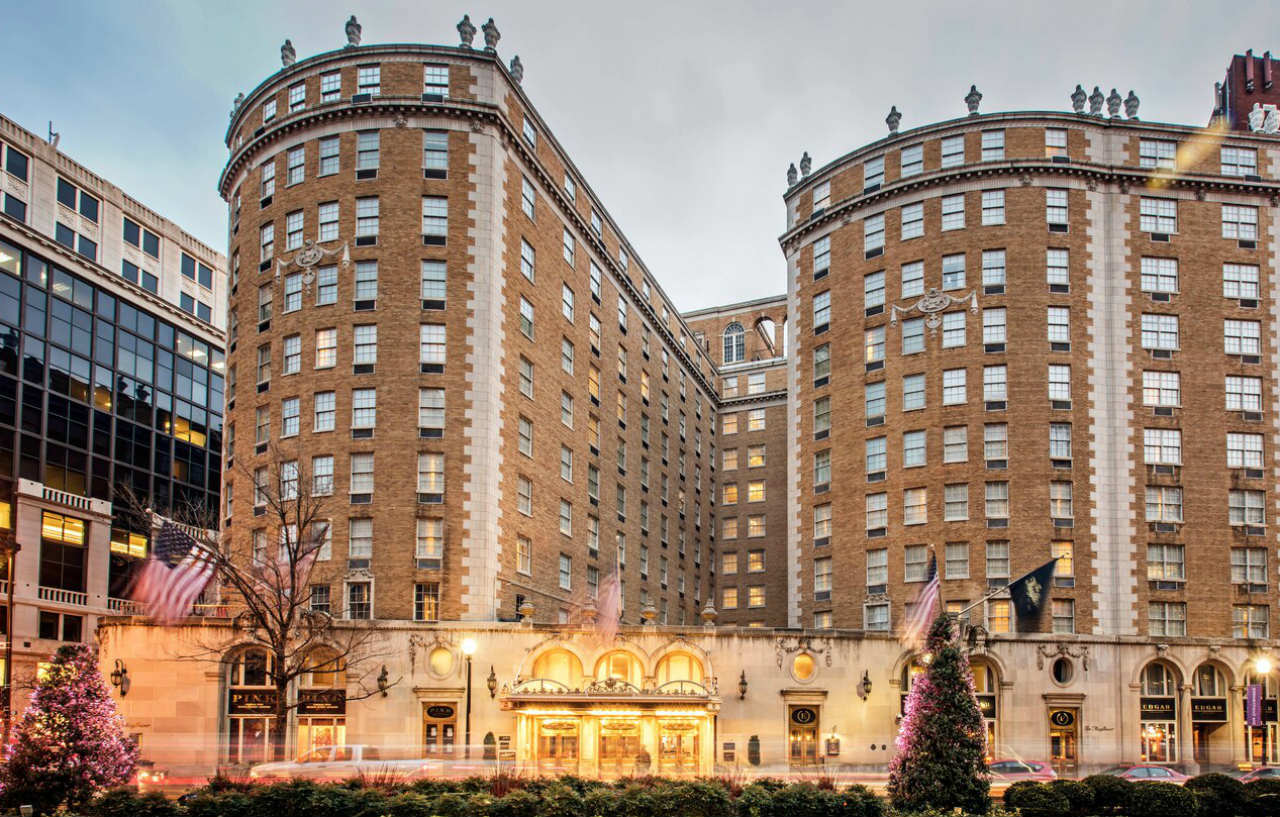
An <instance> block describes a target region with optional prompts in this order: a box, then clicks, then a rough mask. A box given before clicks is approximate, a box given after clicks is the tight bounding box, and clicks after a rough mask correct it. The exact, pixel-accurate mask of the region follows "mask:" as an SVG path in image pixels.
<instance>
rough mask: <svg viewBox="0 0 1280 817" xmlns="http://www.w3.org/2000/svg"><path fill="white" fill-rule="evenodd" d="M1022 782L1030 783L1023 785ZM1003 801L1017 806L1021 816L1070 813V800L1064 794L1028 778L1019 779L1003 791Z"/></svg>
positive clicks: (1061, 816) (1057, 816)
mask: <svg viewBox="0 0 1280 817" xmlns="http://www.w3.org/2000/svg"><path fill="white" fill-rule="evenodd" d="M1023 783H1030V785H1028V786H1023V785H1021V784H1023ZM1011 794H1012V795H1013V796H1012V797H1010V795H1011ZM1004 801H1005V803H1007V804H1009V805H1010V806H1013V807H1015V808H1017V809H1018V814H1019V815H1021V817H1066V815H1068V814H1070V813H1071V801H1070V800H1068V799H1067V796H1066V795H1065V794H1063V793H1062V792H1061V791H1058V790H1056V789H1054V788H1052V787H1050V786H1047V785H1045V784H1043V783H1033V782H1031V781H1029V780H1020V781H1018V783H1015V784H1014V785H1012V786H1010V787H1009V790H1008V791H1006V792H1005V795H1004Z"/></svg>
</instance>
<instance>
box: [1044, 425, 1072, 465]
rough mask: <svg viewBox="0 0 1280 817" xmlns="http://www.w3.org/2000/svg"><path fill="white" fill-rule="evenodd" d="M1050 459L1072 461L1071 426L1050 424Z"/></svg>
mask: <svg viewBox="0 0 1280 817" xmlns="http://www.w3.org/2000/svg"><path fill="white" fill-rule="evenodd" d="M1049 457H1050V458H1051V459H1055V460H1069V459H1071V424H1070V423H1050V424H1049Z"/></svg>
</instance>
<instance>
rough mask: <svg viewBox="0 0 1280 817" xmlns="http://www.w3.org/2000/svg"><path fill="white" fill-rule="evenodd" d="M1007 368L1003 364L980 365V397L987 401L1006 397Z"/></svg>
mask: <svg viewBox="0 0 1280 817" xmlns="http://www.w3.org/2000/svg"><path fill="white" fill-rule="evenodd" d="M1007 381H1008V368H1007V367H1005V366H1003V365H1002V366H983V367H982V399H983V400H985V401H987V402H993V401H997V402H998V401H1002V400H1007V399H1008V387H1007Z"/></svg>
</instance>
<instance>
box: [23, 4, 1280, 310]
mask: <svg viewBox="0 0 1280 817" xmlns="http://www.w3.org/2000/svg"><path fill="white" fill-rule="evenodd" d="M1276 10H1277V7H1276V4H1275V2H1274V0H1270V1H1268V0H1260V1H1259V2H1236V3H1232V4H1231V5H1230V7H1229V9H1228V8H1227V7H1225V6H1223V5H1221V4H1220V3H1217V2H1189V1H1188V0H1181V1H1180V0H1162V2H1134V1H1133V0H1124V2H1115V0H1110V2H1105V3H1104V2H1081V1H1077V2H1074V3H1063V2H1060V0H1059V1H1057V2H1040V0H1008V1H1007V2H999V3H997V2H986V1H984V0H970V1H969V2H931V3H925V2H912V1H911V0H893V1H892V2H874V3H870V2H848V3H843V4H838V3H817V2H796V1H795V0H792V2H780V1H779V0H773V1H772V2H742V3H713V2H698V1H697V0H694V2H690V0H684V2H667V1H666V0H643V2H629V3H612V2H599V1H598V2H591V3H587V2H580V3H579V2H560V1H558V0H518V1H517V2H507V1H506V0H502V1H501V2H499V1H498V0H489V2H488V4H487V5H483V6H479V5H467V4H459V3H451V2H443V3H442V2H424V0H417V2H395V1H394V0H385V1H383V2H362V3H356V2H353V0H347V2H343V3H331V2H328V0H306V1H305V2H281V3H269V2H261V3H249V2H239V0H235V1H232V0H213V1H212V2H197V1H196V0H185V1H184V2H173V3H144V2H105V3H91V2H87V0H84V1H82V2H74V3H73V2H64V1H63V0H42V1H41V2H26V3H18V2H17V0H12V2H10V3H9V4H8V8H7V9H6V10H5V11H4V12H3V15H2V16H3V18H4V27H5V29H6V31H7V36H6V37H5V52H6V59H5V64H6V66H7V68H6V74H7V76H8V81H7V82H6V83H5V86H4V91H3V92H2V93H0V113H3V114H5V115H6V116H8V117H10V118H12V119H14V120H16V121H17V122H18V123H19V124H21V125H23V126H24V127H26V128H28V129H29V130H32V131H34V132H36V133H38V134H40V135H42V136H43V135H44V134H45V132H46V129H47V127H48V121H49V120H53V123H54V129H55V130H57V131H59V132H60V133H61V134H62V142H61V148H62V149H63V150H64V151H65V152H66V153H67V154H69V155H70V156H72V157H73V158H75V159H76V160H78V161H80V162H82V163H84V164H85V165H87V166H88V167H89V168H91V169H92V170H94V171H96V172H97V173H98V174H100V175H102V176H104V177H106V178H107V179H109V180H111V181H112V182H114V183H116V184H118V185H119V186H120V187H122V188H123V189H124V190H126V191H128V192H129V193H130V194H131V195H133V196H134V197H135V198H137V199H139V200H141V201H142V202H144V203H145V204H147V205H148V206H150V207H151V208H153V209H155V210H157V211H159V212H161V213H163V214H165V215H167V216H168V217H170V218H172V219H173V220H175V221H176V222H178V223H179V224H181V225H182V226H183V227H185V228H186V229H187V230H188V231H189V232H191V233H193V234H194V235H196V236H197V237H199V238H200V239H202V240H203V241H205V242H206V243H208V244H210V245H211V246H214V247H216V248H218V249H219V250H222V251H224V252H225V250H226V206H225V204H224V203H223V202H222V201H221V200H220V199H219V197H218V194H217V193H216V191H215V189H214V185H215V184H216V181H217V178H218V173H219V171H220V169H221V167H222V164H223V162H224V161H225V159H226V149H225V147H224V146H223V144H222V137H223V135H224V132H225V128H226V125H227V115H228V112H229V110H230V106H231V100H232V99H233V98H234V97H235V95H236V93H238V92H240V91H245V92H247V91H249V90H250V89H252V88H253V87H254V86H255V85H257V83H258V82H259V81H260V80H261V79H262V78H263V77H265V76H267V75H268V74H270V73H272V72H274V71H276V70H277V69H279V67H280V56H279V53H280V52H279V49H280V44H281V43H282V42H283V41H284V39H285V38H286V37H289V38H291V39H292V40H293V43H294V46H295V47H296V49H297V52H298V57H299V59H302V58H305V57H308V56H311V55H313V54H316V53H319V52H321V51H327V50H330V49H334V48H338V47H339V46H341V45H343V44H344V43H345V42H346V38H345V35H344V33H343V24H344V22H345V21H346V19H347V16H348V15H349V14H352V13H355V14H356V15H357V16H358V18H359V20H360V22H361V24H362V25H363V26H364V42H365V43H371V42H406V41H414V42H427V43H440V44H446V45H455V44H457V41H458V38H457V33H456V31H455V29H454V26H455V25H456V24H457V22H458V20H459V19H460V18H461V17H462V14H463V13H464V12H468V13H470V14H471V19H472V20H473V22H475V24H476V25H477V26H479V25H480V24H481V23H482V22H484V20H485V19H486V18H488V17H489V16H493V17H494V18H495V21H496V22H497V25H498V28H499V30H500V31H501V32H502V40H501V42H500V43H499V44H498V51H499V53H500V54H501V55H502V57H503V58H504V59H510V57H511V56H512V55H513V54H519V55H520V58H521V61H522V62H523V63H524V66H525V80H524V87H525V89H526V91H527V92H528V93H529V96H530V98H531V99H532V100H533V103H534V105H536V106H537V107H538V109H539V111H540V112H541V113H542V116H543V117H544V119H545V120H546V121H547V122H548V123H549V124H550V127H551V128H552V130H553V131H554V132H555V134H556V136H557V138H558V139H559V140H560V142H561V143H562V144H563V145H564V147H565V148H566V149H567V150H568V151H569V154H570V156H571V157H572V158H573V160H574V161H575V162H576V163H577V165H578V168H579V169H580V170H581V171H582V173H583V174H584V175H585V176H586V178H587V181H588V183H589V184H590V185H591V186H592V187H593V188H594V189H595V191H596V193H597V194H598V195H599V196H600V197H601V198H602V199H603V202H604V204H605V206H606V207H607V208H608V209H609V211H610V212H611V213H612V215H613V217H614V218H615V219H616V220H617V222H618V223H619V224H620V225H621V227H622V229H623V231H624V232H625V233H626V234H627V236H628V238H629V239H630V240H631V243H632V244H633V245H634V247H635V248H636V250H637V251H638V252H639V253H640V255H641V257H642V258H643V259H644V261H645V263H646V264H647V265H648V267H649V269H650V270H651V271H652V272H653V274H654V275H655V276H656V277H657V279H658V281H659V282H660V283H661V284H662V286H663V287H664V288H665V289H666V291H667V293H668V294H669V295H670V296H671V297H672V298H673V299H674V301H675V304H676V306H677V307H678V308H680V309H683V310H689V309H696V308H700V307H704V306H710V305H713V304H716V303H725V302H730V301H737V300H743V299H747V298H755V297H762V296H766V295H772V294H776V293H779V292H781V291H783V289H784V288H785V284H784V281H783V260H782V254H781V251H780V250H779V249H778V243H777V237H778V235H779V234H780V233H781V232H782V230H783V227H784V218H783V216H784V209H783V205H782V198H781V194H782V192H783V189H784V187H785V180H786V168H787V164H788V163H789V162H798V161H799V158H800V154H801V152H802V151H805V150H808V151H809V153H810V155H812V156H813V159H814V167H820V166H821V165H823V164H825V163H826V162H828V161H830V160H831V159H833V158H835V157H837V156H840V155H842V154H844V153H846V152H848V151H849V150H852V149H853V148H855V147H857V146H859V145H861V144H864V143H866V142H868V141H871V140H873V139H877V138H880V137H881V136H883V135H884V133H885V132H886V130H885V125H884V117H885V114H886V113H887V112H888V110H889V106H890V105H893V104H896V105H897V106H898V109H899V110H900V111H902V114H903V119H902V128H903V129H906V128H910V127H914V126H916V125H921V124H925V123H928V122H932V121H936V120H939V119H947V118H951V117H954V116H959V115H961V114H963V113H964V110H965V108H964V103H963V101H962V99H963V97H964V95H965V93H966V91H967V90H968V88H969V85H970V83H975V84H977V86H978V88H979V90H981V91H982V93H983V94H984V98H983V100H982V109H983V110H984V111H997V110H1014V109H1053V110H1070V102H1069V99H1068V95H1069V94H1070V92H1071V90H1072V88H1073V87H1074V86H1075V84H1076V83H1077V82H1079V83H1081V84H1083V85H1084V86H1085V88H1086V90H1088V89H1091V88H1092V87H1093V86H1094V85H1100V86H1102V88H1103V91H1104V93H1105V92H1107V91H1109V90H1110V89H1111V88H1112V87H1113V86H1114V87H1116V88H1118V89H1119V90H1120V93H1121V94H1122V95H1124V94H1125V93H1127V92H1128V91H1129V89H1131V88H1132V89H1134V90H1135V91H1136V92H1137V94H1138V96H1139V97H1140V98H1141V99H1142V108H1141V111H1140V115H1141V116H1142V118H1144V119H1150V120H1159V121H1166V122H1180V123H1192V124H1204V123H1205V122H1206V120H1207V118H1208V114H1209V111H1210V109H1211V107H1212V89H1213V83H1214V82H1215V81H1217V80H1221V79H1222V76H1223V73H1224V72H1225V69H1226V66H1227V63H1228V62H1229V60H1230V57H1231V55H1232V54H1234V53H1243V51H1244V50H1245V49H1246V48H1253V49H1254V50H1255V51H1256V52H1258V53H1261V52H1262V51H1265V50H1266V49H1268V48H1271V47H1275V48H1276V49H1277V50H1278V51H1280V40H1278V41H1277V42H1274V43H1268V42H1266V41H1264V40H1259V39H1257V38H1258V37H1259V36H1265V32H1269V31H1277V29H1276V27H1275V26H1274V23H1275V22H1276V20H1277V19H1278V18H1277V15H1276ZM1278 36H1280V35H1278ZM477 42H480V39H479V38H477Z"/></svg>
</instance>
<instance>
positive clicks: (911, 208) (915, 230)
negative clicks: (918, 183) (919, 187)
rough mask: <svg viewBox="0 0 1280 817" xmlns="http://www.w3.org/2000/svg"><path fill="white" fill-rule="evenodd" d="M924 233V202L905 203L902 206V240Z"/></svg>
mask: <svg viewBox="0 0 1280 817" xmlns="http://www.w3.org/2000/svg"><path fill="white" fill-rule="evenodd" d="M922 235H924V204H922V203H920V202H917V203H915V204H905V205H903V207H902V240H903V241H906V240H907V239H908V238H918V237H919V236H922Z"/></svg>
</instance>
